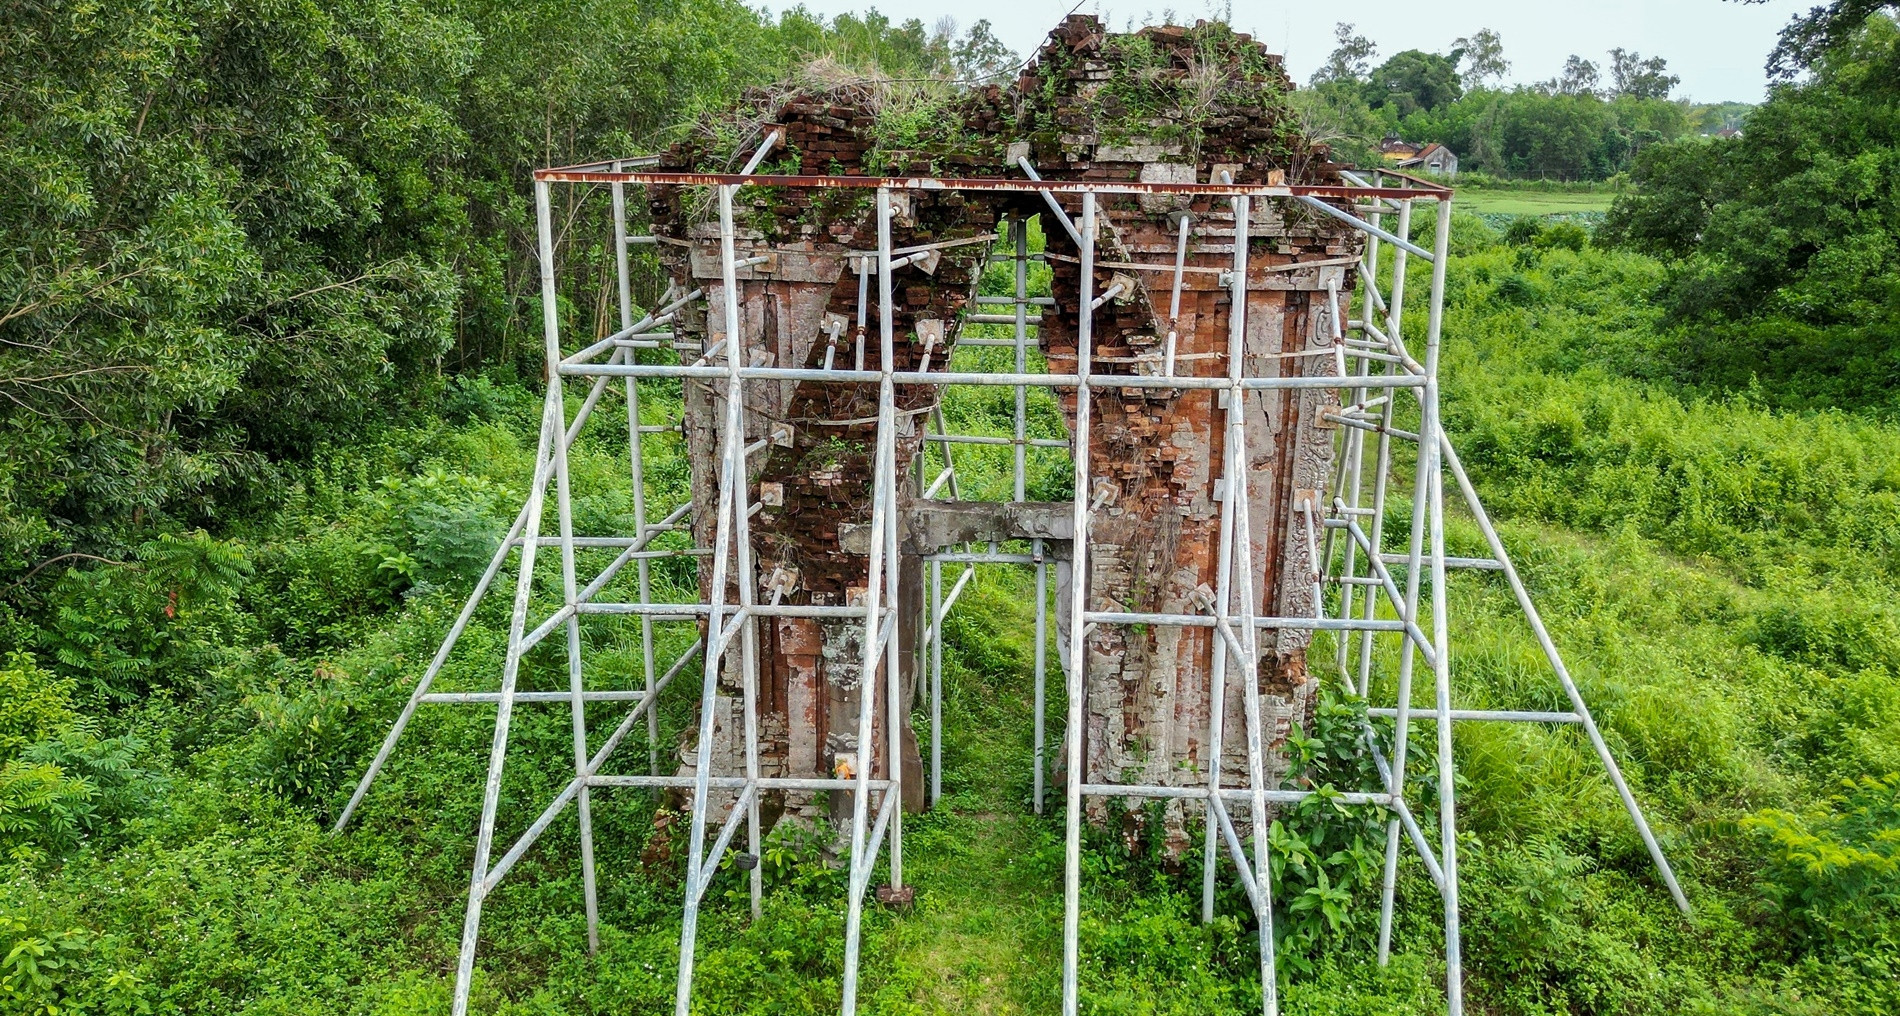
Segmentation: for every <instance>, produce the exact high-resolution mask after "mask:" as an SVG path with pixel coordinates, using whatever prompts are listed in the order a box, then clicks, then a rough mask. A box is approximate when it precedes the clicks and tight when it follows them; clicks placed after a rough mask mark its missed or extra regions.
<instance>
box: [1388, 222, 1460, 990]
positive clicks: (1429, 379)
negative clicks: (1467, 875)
mask: <svg viewBox="0 0 1900 1016" xmlns="http://www.w3.org/2000/svg"><path fill="white" fill-rule="evenodd" d="M1450 233H1451V202H1449V201H1445V200H1442V199H1441V200H1440V201H1439V202H1438V229H1437V231H1436V235H1435V236H1434V238H1433V247H1432V292H1431V309H1430V312H1429V317H1428V318H1427V323H1426V327H1425V362H1424V367H1425V387H1424V388H1423V389H1421V390H1420V393H1421V394H1422V395H1423V396H1424V413H1423V417H1424V418H1423V420H1422V422H1421V423H1420V425H1419V457H1420V458H1421V459H1426V460H1429V465H1421V466H1420V467H1419V472H1420V473H1421V474H1426V478H1427V480H1428V481H1429V485H1430V486H1429V496H1430V500H1431V544H1432V563H1431V567H1432V679H1433V680H1432V684H1433V687H1434V690H1435V692H1436V699H1437V707H1438V708H1437V712H1438V837H1439V840H1438V863H1439V866H1440V868H1441V869H1442V870H1443V871H1444V873H1445V886H1444V893H1443V896H1444V903H1445V1007H1446V1013H1447V1016H1463V1013H1464V1010H1465V1001H1464V959H1463V945H1462V943H1461V941H1460V933H1459V926H1458V828H1457V825H1458V823H1457V788H1456V785H1455V780H1456V777H1457V769H1456V767H1455V765H1454V763H1453V760H1452V727H1453V726H1455V724H1453V723H1452V719H1451V640H1450V637H1449V634H1448V632H1449V619H1448V618H1446V616H1445V609H1446V603H1445V487H1444V482H1445V478H1444V471H1443V470H1442V469H1441V468H1440V458H1441V455H1440V453H1439V442H1440V441H1441V440H1442V433H1441V429H1440V427H1439V413H1438V347H1439V335H1440V331H1441V329H1442V327H1443V322H1444V293H1445V262H1446V260H1447V251H1448V243H1449V240H1450ZM1394 761H1395V762H1396V761H1398V760H1394Z"/></svg>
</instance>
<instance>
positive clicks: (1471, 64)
mask: <svg viewBox="0 0 1900 1016" xmlns="http://www.w3.org/2000/svg"><path fill="white" fill-rule="evenodd" d="M1336 34H1337V37H1338V47H1337V48H1336V49H1335V50H1334V51H1333V53H1332V55H1331V56H1330V57H1329V58H1328V59H1327V62H1326V64H1325V66H1323V67H1321V68H1320V69H1319V70H1318V71H1316V72H1315V73H1314V74H1313V77H1312V84H1311V87H1310V88H1308V89H1306V90H1304V91H1303V92H1302V93H1300V94H1299V95H1298V97H1297V101H1298V102H1299V103H1300V105H1301V107H1302V111H1303V112H1304V113H1305V115H1306V117H1307V119H1308V122H1309V123H1310V124H1311V125H1312V126H1313V128H1314V129H1315V132H1316V133H1318V134H1320V135H1321V136H1323V137H1326V138H1328V139H1329V140H1331V142H1332V144H1333V147H1334V150H1335V152H1336V153H1337V154H1338V155H1339V157H1340V158H1341V159H1342V160H1343V161H1348V162H1353V163H1357V164H1359V165H1362V166H1368V165H1378V164H1379V163H1380V161H1381V156H1380V151H1379V143H1380V141H1381V140H1382V139H1384V138H1385V137H1387V136H1388V135H1397V136H1398V137H1400V138H1402V139H1403V140H1406V141H1409V142H1412V143H1415V144H1423V143H1427V142H1438V143H1440V144H1443V145H1445V146H1447V147H1449V148H1450V149H1451V150H1452V151H1453V152H1456V153H1457V155H1458V158H1459V163H1460V170H1461V171H1471V170H1476V171H1479V172H1483V173H1487V174H1490V175H1493V176H1497V177H1528V178H1536V179H1554V180H1603V179H1607V178H1609V177H1611V176H1614V175H1616V174H1618V173H1621V172H1624V171H1625V170H1627V169H1629V167H1630V165H1631V163H1632V161H1633V160H1634V158H1635V156H1636V154H1637V153H1638V152H1639V151H1641V150H1642V149H1644V148H1646V147H1649V146H1652V145H1657V144H1661V143H1664V142H1668V141H1674V140H1677V139H1679V138H1682V137H1685V136H1689V135H1694V134H1703V133H1715V132H1717V131H1720V130H1723V129H1724V128H1730V127H1735V126H1737V125H1738V124H1739V123H1740V121H1741V119H1742V117H1743V115H1744V113H1745V112H1746V110H1747V108H1748V107H1747V106H1745V105H1743V104H1741V103H1721V104H1718V105H1714V106H1698V105H1695V104H1693V103H1690V102H1689V101H1687V100H1677V99H1672V98H1670V93H1671V92H1673V91H1674V89H1675V87H1676V85H1677V84H1678V83H1679V81H1680V79H1678V78H1677V77H1676V76H1675V75H1672V74H1670V73H1669V72H1668V64H1667V62H1666V61H1665V60H1663V59H1662V58H1661V57H1649V58H1645V57H1643V56H1642V55H1641V54H1639V53H1635V52H1631V51H1628V50H1623V49H1615V50H1611V51H1610V53H1609V54H1608V57H1609V59H1608V61H1607V63H1606V67H1607V70H1608V80H1607V81H1605V80H1604V68H1600V67H1599V66H1598V65H1597V64H1596V63H1594V62H1592V61H1589V60H1585V59H1583V58H1582V57H1578V56H1572V57H1570V59H1569V60H1568V61H1567V62H1566V63H1565V64H1564V66H1563V68H1562V70H1561V71H1560V73H1559V74H1558V75H1557V76H1556V77H1554V78H1551V79H1550V80H1547V81H1540V82H1538V83H1536V84H1531V85H1519V86H1516V87H1513V88H1504V87H1503V86H1502V85H1501V81H1502V79H1503V77H1504V75H1505V73H1506V72H1508V71H1509V70H1510V67H1511V63H1510V61H1509V60H1507V59H1505V56H1504V43H1503V40H1502V39H1501V38H1500V37H1499V35H1498V34H1497V33H1496V32H1494V31H1491V30H1489V29H1486V30H1484V31H1480V32H1478V33H1476V34H1475V35H1473V36H1471V37H1469V38H1464V39H1459V40H1458V41H1457V42H1456V43H1455V44H1454V45H1453V48H1452V50H1451V52H1449V53H1444V54H1440V53H1426V52H1423V51H1421V50H1407V51H1405V52H1403V53H1399V54H1397V55H1395V56H1393V57H1392V58H1391V59H1389V60H1386V61H1385V62H1383V63H1380V64H1377V65H1376V66H1375V65H1374V63H1373V61H1374V60H1375V59H1376V55H1377V46H1376V44H1374V43H1373V42H1372V41H1371V40H1370V39H1367V38H1366V37H1364V36H1360V35H1356V34H1354V28H1353V26H1352V25H1348V24H1341V25H1340V26H1339V27H1338V30H1337V33H1336Z"/></svg>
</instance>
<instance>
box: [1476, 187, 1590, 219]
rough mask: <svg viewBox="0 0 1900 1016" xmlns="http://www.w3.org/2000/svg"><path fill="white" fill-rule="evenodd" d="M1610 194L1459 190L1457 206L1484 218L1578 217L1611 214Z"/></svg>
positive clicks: (1477, 188)
mask: <svg viewBox="0 0 1900 1016" xmlns="http://www.w3.org/2000/svg"><path fill="white" fill-rule="evenodd" d="M1615 198H1616V195H1615V194H1614V193H1612V192H1611V191H1608V190H1598V191H1582V192H1558V191H1533V190H1500V189H1493V188H1480V187H1459V188H1458V198H1457V200H1458V204H1459V207H1460V208H1462V209H1463V210H1465V211H1469V212H1476V213H1478V214H1481V215H1577V214H1587V213H1602V212H1607V211H1609V210H1610V202H1611V201H1613V200H1615Z"/></svg>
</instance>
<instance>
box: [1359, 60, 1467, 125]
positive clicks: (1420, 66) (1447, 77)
mask: <svg viewBox="0 0 1900 1016" xmlns="http://www.w3.org/2000/svg"><path fill="white" fill-rule="evenodd" d="M1365 92H1366V103H1367V104H1368V105H1370V106H1372V107H1373V108H1374V109H1379V108H1382V107H1386V106H1390V107H1392V108H1394V109H1396V110H1397V111H1398V114H1399V115H1400V116H1407V115H1410V114H1412V113H1415V112H1418V111H1419V110H1429V109H1437V108H1439V107H1440V106H1444V105H1446V104H1448V103H1452V102H1455V101H1457V99H1458V97H1459V96H1461V95H1463V94H1464V87H1463V85H1462V84H1460V82H1459V80H1458V68H1457V67H1456V66H1455V65H1454V64H1453V63H1452V62H1451V60H1450V59H1449V58H1447V57H1443V56H1440V55H1438V54H1437V53H1426V52H1424V51H1422V50H1416V49H1408V50H1406V51H1405V52H1403V53H1400V54H1397V55H1396V56H1394V57H1393V58H1392V59H1390V60H1387V61H1386V62H1385V63H1382V64H1380V65H1379V67H1378V69H1377V70H1375V71H1373V72H1372V77H1371V78H1370V79H1368V80H1367V82H1366V85H1365Z"/></svg>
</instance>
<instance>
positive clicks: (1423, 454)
mask: <svg viewBox="0 0 1900 1016" xmlns="http://www.w3.org/2000/svg"><path fill="white" fill-rule="evenodd" d="M1411 226H1412V202H1411V199H1409V198H1408V199H1406V200H1405V201H1402V202H1400V204H1399V235H1400V236H1409V235H1410V232H1411ZM1392 261H1393V268H1392V272H1393V279H1392V299H1393V303H1392V304H1391V305H1390V306H1388V307H1387V308H1386V311H1387V318H1386V321H1387V327H1388V328H1390V329H1392V330H1391V331H1389V332H1387V333H1386V334H1388V335H1392V336H1397V334H1398V328H1399V324H1400V313H1399V301H1401V300H1403V299H1404V298H1405V267H1406V251H1405V248H1403V247H1396V248H1394V253H1393V258H1392ZM1443 263H1444V262H1443V259H1442V258H1441V259H1440V260H1439V262H1438V265H1441V266H1442V265H1443ZM1435 270H1436V266H1435ZM1417 391H1418V392H1419V405H1420V412H1421V414H1422V415H1423V416H1424V417H1426V418H1427V422H1428V423H1429V424H1431V425H1436V423H1437V420H1436V413H1437V402H1436V399H1435V396H1436V390H1435V389H1417ZM1394 394H1395V395H1396V392H1395V393H1394ZM1395 401H1397V400H1396V398H1394V399H1387V400H1386V404H1385V412H1384V413H1383V414H1381V415H1382V418H1383V419H1384V420H1385V421H1386V422H1387V423H1388V424H1390V422H1391V420H1392V410H1393V403H1394V402H1395ZM1426 444H1427V442H1425V441H1424V440H1421V441H1420V442H1419V451H1418V461H1417V464H1416V465H1417V468H1416V470H1415V472H1414V473H1413V478H1412V528H1411V537H1410V544H1409V545H1408V547H1407V548H1406V558H1405V560H1406V566H1405V602H1404V603H1403V604H1401V605H1399V615H1400V617H1401V619H1402V620H1404V621H1406V622H1407V628H1408V630H1407V632H1406V633H1405V634H1403V635H1401V636H1400V639H1399V682H1398V683H1399V686H1398V701H1397V702H1396V703H1395V705H1396V706H1397V708H1398V716H1397V718H1396V719H1397V725H1396V730H1395V733H1394V735H1393V741H1392V778H1391V780H1390V782H1389V783H1388V784H1387V786H1386V793H1388V794H1390V795H1392V796H1393V797H1403V796H1404V794H1405V764H1406V761H1407V753H1408V751H1409V747H1410V746H1409V744H1408V742H1409V739H1410V737H1411V730H1412V712H1411V710H1412V665H1413V659H1414V656H1415V653H1414V650H1415V649H1416V648H1417V647H1416V646H1415V645H1414V644H1413V641H1412V635H1411V629H1415V628H1416V627H1417V622H1418V592H1419V582H1420V579H1421V578H1422V576H1421V574H1420V573H1421V571H1422V570H1423V567H1424V565H1425V553H1426V551H1425V529H1426V526H1427V519H1426V509H1427V507H1428V504H1429V502H1430V500H1431V477H1430V475H1429V471H1430V470H1431V469H1432V468H1433V466H1432V460H1431V456H1430V454H1429V452H1428V451H1427V448H1426ZM1379 455H1380V460H1381V466H1382V471H1383V468H1385V467H1389V464H1390V456H1391V439H1390V437H1389V436H1388V435H1387V434H1385V433H1383V432H1382V433H1380V435H1379ZM1385 487H1386V484H1385V482H1384V480H1383V476H1382V478H1381V482H1380V483H1379V485H1378V488H1377V491H1376V495H1375V496H1376V497H1377V498H1378V499H1379V500H1380V502H1381V503H1380V507H1381V508H1383V507H1384V505H1383V499H1384V496H1385ZM1383 519H1384V514H1383V512H1381V514H1380V515H1377V516H1374V518H1373V520H1372V524H1373V532H1374V533H1375V534H1379V533H1381V532H1382V530H1383V525H1382V522H1383ZM1377 539H1379V536H1378V535H1374V536H1373V537H1372V540H1375V541H1376V540H1377ZM1372 546H1373V548H1374V550H1377V549H1378V548H1379V547H1380V544H1379V543H1377V542H1374V543H1373V544H1372ZM1367 602H1368V603H1371V602H1373V601H1371V600H1368V601H1367ZM1365 665H1366V661H1361V666H1362V667H1364V666H1365ZM1398 877H1399V816H1398V812H1397V811H1396V810H1394V811H1393V812H1392V813H1391V816H1390V817H1389V818H1387V819H1386V825H1385V876H1384V879H1383V881H1382V882H1381V883H1380V889H1379V965H1380V966H1384V965H1386V963H1387V962H1388V961H1389V960H1390V959H1391V956H1392V911H1393V906H1394V903H1395V897H1396V893H1397V890H1398Z"/></svg>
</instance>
